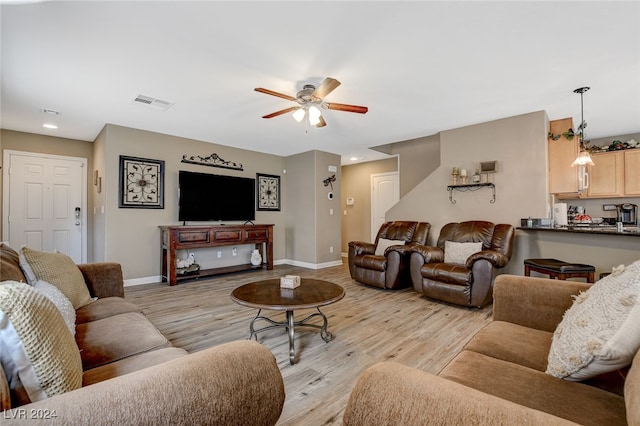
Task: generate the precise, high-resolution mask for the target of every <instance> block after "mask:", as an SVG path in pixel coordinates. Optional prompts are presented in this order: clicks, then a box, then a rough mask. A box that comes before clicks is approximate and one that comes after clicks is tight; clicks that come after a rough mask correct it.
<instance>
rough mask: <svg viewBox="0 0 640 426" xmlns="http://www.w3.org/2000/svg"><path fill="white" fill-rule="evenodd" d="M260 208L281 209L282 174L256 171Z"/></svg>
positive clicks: (257, 196)
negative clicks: (267, 173)
mask: <svg viewBox="0 0 640 426" xmlns="http://www.w3.org/2000/svg"><path fill="white" fill-rule="evenodd" d="M256 186H257V187H258V188H257V189H258V190H257V191H256V198H257V200H256V202H257V209H258V210H271V211H280V176H276V175H265V174H263V173H256Z"/></svg>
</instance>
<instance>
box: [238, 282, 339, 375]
mask: <svg viewBox="0 0 640 426" xmlns="http://www.w3.org/2000/svg"><path fill="white" fill-rule="evenodd" d="M343 297H344V289H343V288H342V287H340V286H339V285H337V284H334V283H330V282H328V281H322V280H315V279H311V278H302V279H301V280H300V286H298V287H296V288H295V289H285V288H280V279H279V278H276V279H271V280H264V281H256V282H253V283H249V284H245V285H243V286H240V287H238V288H236V289H235V290H233V292H232V293H231V300H233V301H234V302H236V303H238V304H240V305H243V306H248V307H250V308H257V309H258V314H257V315H256V317H255V318H254V319H252V320H251V323H250V324H249V331H250V335H249V339H253V338H254V337H255V338H256V340H258V336H257V334H258V333H260V332H262V331H266V330H270V329H272V328H277V327H284V328H286V329H287V331H288V332H289V362H290V363H291V364H292V365H293V364H294V363H295V355H296V352H295V346H294V328H295V326H305V327H315V328H319V329H320V336H321V337H322V339H323V340H324V341H325V342H329V341H330V340H331V339H333V335H332V334H331V333H329V331H327V324H328V321H327V317H326V316H325V315H324V314H323V313H322V312H321V311H320V306H326V305H329V304H331V303H335V302H337V301H338V300H340V299H342V298H343ZM263 309H267V310H272V311H285V312H286V320H285V321H281V322H280V321H274V320H272V319H271V318H267V317H265V316H262V315H260V314H261V312H262V310H263ZM299 309H317V311H318V312H314V313H313V314H311V315H309V316H307V317H306V318H304V319H303V320H301V321H294V320H293V311H295V310H299ZM315 317H321V318H322V325H318V324H309V320H311V319H312V318H315ZM258 320H264V321H267V322H268V323H270V324H271V325H268V326H265V327H262V328H259V329H257V330H256V329H255V327H254V324H255V322H256V321H258Z"/></svg>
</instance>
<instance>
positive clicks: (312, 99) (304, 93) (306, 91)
mask: <svg viewBox="0 0 640 426" xmlns="http://www.w3.org/2000/svg"><path fill="white" fill-rule="evenodd" d="M338 86H340V82H339V81H338V80H336V79H335V78H331V77H327V78H325V79H324V81H323V82H322V83H321V84H320V86H318V87H316V86H314V85H313V84H305V85H304V86H303V87H302V90H300V91H299V92H298V93H297V94H296V96H295V97H293V96H289V95H285V94H283V93H278V92H274V91H273V90H269V89H263V88H262V87H256V88H255V91H256V92H260V93H266V94H267V95H272V96H277V97H279V98H283V99H286V100H289V101H293V102H297V103H298V105H296V106H292V107H289V108H285V109H282V110H280V111H276V112H272V113H271V114H267V115H265V116H263V117H262V118H273V117H277V116H279V115H282V114H287V113H289V112H292V113H293V114H291V115H292V116H293V118H294V119H295V120H296V121H297V122H298V123H300V122H301V121H302V120H304V118H305V117H308V120H309V124H311V125H312V126H316V127H324V126H326V125H327V122H326V121H324V118H323V117H322V113H321V112H320V108H325V109H333V110H336V111H347V112H355V113H358V114H366V113H367V111H369V108H367V107H365V106H358V105H347V104H337V103H335V102H325V101H324V97H325V96H327V95H328V94H329V93H331V92H333V91H334V90H335V89H336V88H337V87H338Z"/></svg>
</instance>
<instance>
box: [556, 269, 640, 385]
mask: <svg viewBox="0 0 640 426" xmlns="http://www.w3.org/2000/svg"><path fill="white" fill-rule="evenodd" d="M639 297H640V261H636V262H634V263H632V264H631V265H629V266H627V267H626V268H615V269H614V271H613V273H612V274H611V275H608V276H606V277H605V278H603V279H601V280H599V281H598V282H596V283H595V284H594V285H593V286H591V287H590V288H589V289H588V290H587V291H585V292H582V293H580V294H579V295H578V296H576V297H575V300H574V302H573V305H572V306H571V307H570V308H569V309H568V310H567V311H566V312H565V314H564V317H563V318H562V321H561V322H560V324H559V325H558V327H557V328H556V331H555V332H554V335H553V340H552V342H551V349H550V350H549V358H548V364H547V373H548V374H551V375H552V376H555V377H558V378H561V379H565V380H571V381H578V380H584V379H587V378H590V377H594V376H597V375H599V374H602V373H606V372H610V371H616V370H618V369H620V368H622V367H625V366H627V365H629V364H630V363H631V360H632V359H633V357H634V355H635V354H636V352H637V351H638V349H640V303H639V302H640V300H639Z"/></svg>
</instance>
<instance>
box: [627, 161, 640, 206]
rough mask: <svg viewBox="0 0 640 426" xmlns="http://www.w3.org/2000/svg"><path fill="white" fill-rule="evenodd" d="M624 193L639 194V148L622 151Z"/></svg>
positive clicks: (629, 194)
mask: <svg viewBox="0 0 640 426" xmlns="http://www.w3.org/2000/svg"><path fill="white" fill-rule="evenodd" d="M624 193H625V195H628V196H636V197H637V196H640V149H629V150H626V151H624Z"/></svg>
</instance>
